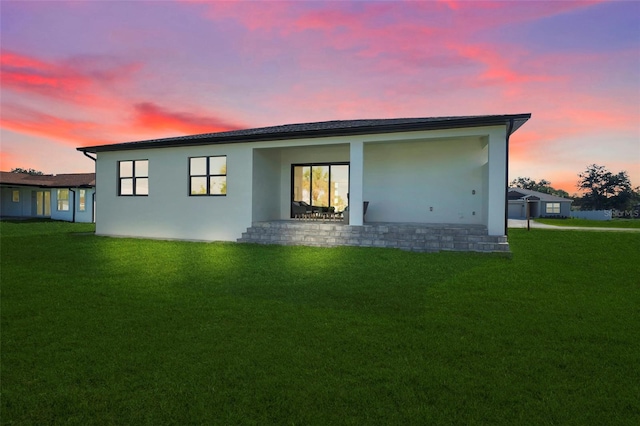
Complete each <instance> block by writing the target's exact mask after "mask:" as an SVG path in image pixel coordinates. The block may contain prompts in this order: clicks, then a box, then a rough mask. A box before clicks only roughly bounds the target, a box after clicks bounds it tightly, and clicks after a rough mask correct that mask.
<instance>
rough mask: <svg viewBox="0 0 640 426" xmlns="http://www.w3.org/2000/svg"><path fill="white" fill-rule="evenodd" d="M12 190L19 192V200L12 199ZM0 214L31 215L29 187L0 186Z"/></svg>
mask: <svg viewBox="0 0 640 426" xmlns="http://www.w3.org/2000/svg"><path fill="white" fill-rule="evenodd" d="M13 191H19V192H20V201H18V202H14V201H13ZM0 215H2V216H15V217H31V216H32V213H31V188H22V187H21V188H17V187H11V188H8V187H2V188H0Z"/></svg>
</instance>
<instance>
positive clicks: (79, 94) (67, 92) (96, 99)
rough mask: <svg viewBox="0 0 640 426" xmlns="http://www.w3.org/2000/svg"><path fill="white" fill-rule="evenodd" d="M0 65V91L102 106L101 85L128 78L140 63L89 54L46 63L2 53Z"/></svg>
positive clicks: (103, 101)
mask: <svg viewBox="0 0 640 426" xmlns="http://www.w3.org/2000/svg"><path fill="white" fill-rule="evenodd" d="M0 66H1V69H2V81H1V84H2V88H3V90H11V91H16V92H20V93H26V94H29V95H38V96H44V97H46V98H50V99H55V100H64V101H68V102H72V103H76V104H81V105H97V106H105V104H110V102H108V101H107V99H105V97H104V96H100V95H99V93H101V92H103V91H104V88H105V85H109V84H113V83H116V82H118V81H122V80H126V79H128V78H129V77H130V75H131V74H133V73H134V72H135V71H137V70H138V69H139V68H140V67H141V64H139V63H121V62H120V61H117V60H115V59H113V58H109V57H105V56H103V57H100V56H89V55H82V56H75V57H72V58H70V59H66V60H62V61H47V60H43V59H40V58H36V57H32V56H27V55H23V54H20V53H16V52H12V51H8V50H2V52H1V53H0Z"/></svg>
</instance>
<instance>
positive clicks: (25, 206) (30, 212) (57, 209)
mask: <svg viewBox="0 0 640 426" xmlns="http://www.w3.org/2000/svg"><path fill="white" fill-rule="evenodd" d="M95 181H96V176H95V173H75V174H59V175H29V174H25V173H10V172H0V216H1V217H20V218H38V217H40V218H51V219H56V220H66V221H69V222H93V221H94V205H95Z"/></svg>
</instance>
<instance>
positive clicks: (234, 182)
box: [96, 144, 253, 241]
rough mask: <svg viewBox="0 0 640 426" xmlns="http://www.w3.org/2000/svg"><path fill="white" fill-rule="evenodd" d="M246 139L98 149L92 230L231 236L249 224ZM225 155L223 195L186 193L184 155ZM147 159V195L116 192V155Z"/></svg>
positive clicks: (203, 237) (187, 236) (192, 237)
mask: <svg viewBox="0 0 640 426" xmlns="http://www.w3.org/2000/svg"><path fill="white" fill-rule="evenodd" d="M249 148H250V147H248V146H247V145H246V144H237V145H212V146H200V147H182V148H164V149H147V150H139V151H138V150H132V151H121V152H101V153H99V154H98V156H97V158H98V161H97V165H96V173H97V177H96V181H97V207H96V233H97V234H99V235H114V236H138V237H147V238H167V239H173V238H175V239H187V240H210V241H215V240H223V241H225V240H226V241H234V240H235V239H237V238H238V237H239V236H240V235H241V234H242V232H243V231H244V230H246V228H247V227H248V226H250V224H251V202H252V188H251V186H252V182H253V179H252V167H251V164H252V160H253V157H252V151H251V149H249ZM218 155H226V156H227V195H226V196H190V195H189V166H188V162H189V157H200V156H218ZM122 160H149V195H148V196H133V197H132V196H118V170H117V169H118V161H122Z"/></svg>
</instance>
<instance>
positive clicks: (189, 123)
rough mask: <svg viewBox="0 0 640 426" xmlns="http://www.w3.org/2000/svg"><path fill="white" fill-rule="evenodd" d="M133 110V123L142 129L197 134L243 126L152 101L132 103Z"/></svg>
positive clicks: (235, 128)
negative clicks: (180, 110)
mask: <svg viewBox="0 0 640 426" xmlns="http://www.w3.org/2000/svg"><path fill="white" fill-rule="evenodd" d="M134 111H135V118H134V121H135V125H136V127H138V130H142V131H152V132H165V131H167V130H171V131H177V132H180V133H184V134H198V133H213V132H223V131H227V130H237V129H241V128H243V127H244V126H240V125H238V124H235V123H231V122H228V121H226V120H224V119H221V118H219V117H214V116H209V115H199V114H193V113H190V112H178V111H170V110H168V109H166V108H163V107H161V106H159V105H157V104H155V103H153V102H142V103H138V104H136V105H134Z"/></svg>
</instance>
